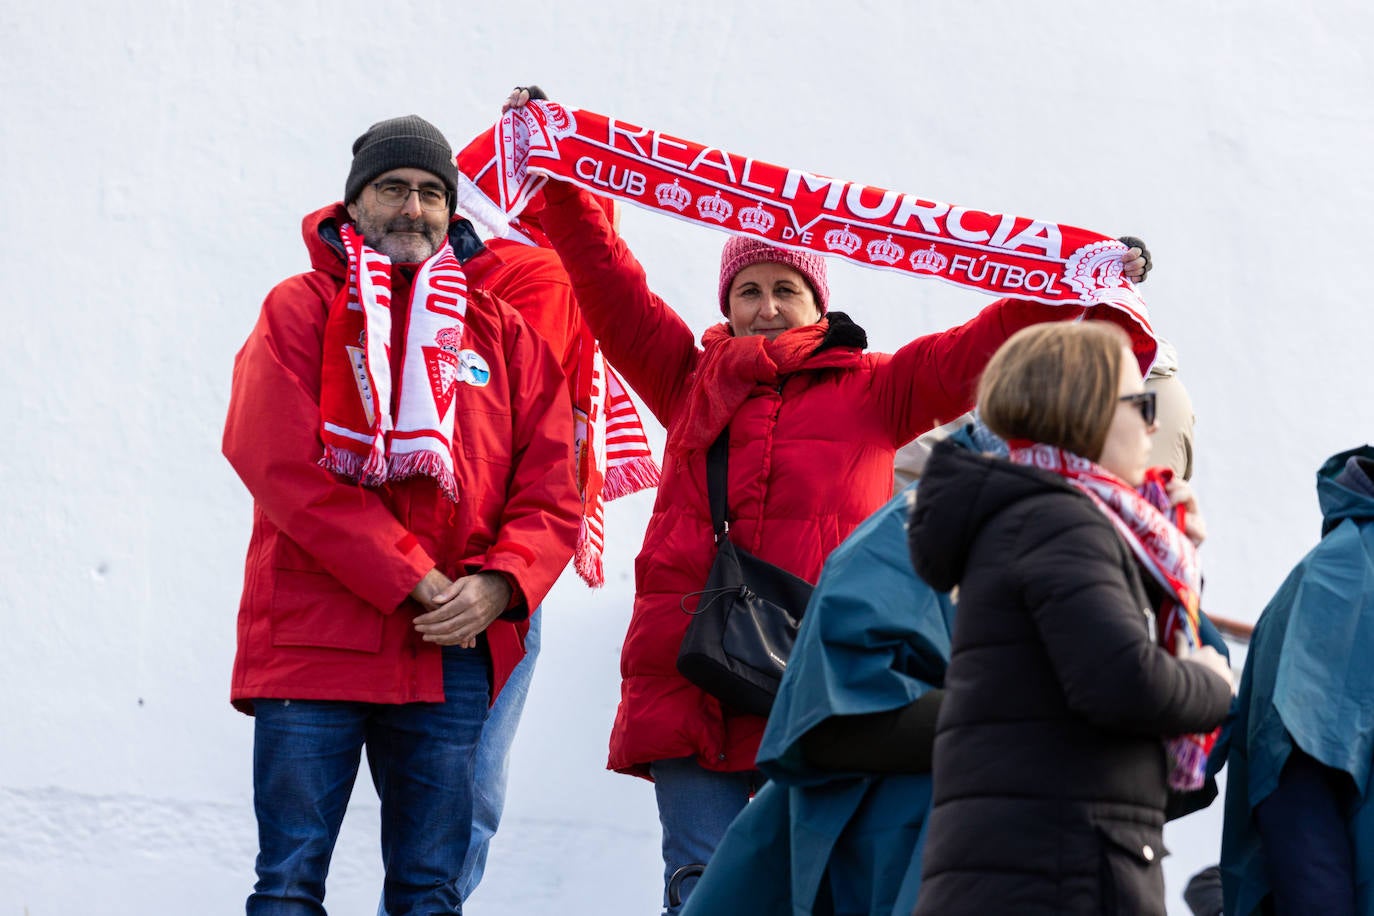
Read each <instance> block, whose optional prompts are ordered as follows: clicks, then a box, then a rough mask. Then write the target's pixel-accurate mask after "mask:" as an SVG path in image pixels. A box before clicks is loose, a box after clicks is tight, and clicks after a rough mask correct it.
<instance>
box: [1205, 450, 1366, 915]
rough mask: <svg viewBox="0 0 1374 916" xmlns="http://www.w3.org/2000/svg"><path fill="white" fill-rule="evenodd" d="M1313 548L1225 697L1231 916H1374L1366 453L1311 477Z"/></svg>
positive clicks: (1262, 623) (1344, 457)
mask: <svg viewBox="0 0 1374 916" xmlns="http://www.w3.org/2000/svg"><path fill="white" fill-rule="evenodd" d="M1317 498H1318V501H1319V502H1320V504H1321V510H1322V516H1323V522H1322V539H1321V542H1320V543H1319V544H1317V546H1316V547H1314V548H1313V549H1312V551H1311V552H1310V553H1308V554H1307V556H1306V557H1304V558H1303V559H1302V561H1301V562H1300V563H1298V565H1297V567H1296V568H1295V569H1294V570H1293V571H1292V572H1291V573H1290V574H1289V576H1288V578H1287V579H1286V580H1284V583H1283V584H1282V585H1281V586H1280V587H1279V590H1278V592H1277V594H1275V595H1274V597H1273V599H1272V600H1271V601H1270V602H1269V605H1268V606H1267V607H1266V608H1265V609H1264V611H1263V613H1261V614H1260V618H1259V622H1258V623H1257V624H1256V625H1255V632H1254V635H1253V637H1252V639H1251V642H1250V653H1249V656H1248V658H1247V659H1246V662H1245V671H1244V674H1243V675H1242V677H1241V684H1240V692H1239V695H1238V696H1237V699H1236V717H1235V721H1234V722H1233V725H1232V731H1231V750H1230V755H1229V758H1228V761H1227V762H1228V765H1229V776H1228V778H1227V779H1228V782H1227V787H1226V821H1225V826H1224V828H1223V832H1222V846H1221V872H1222V885H1223V890H1224V894H1225V907H1226V910H1225V911H1226V912H1227V913H1228V914H1251V913H1271V912H1272V913H1278V914H1285V913H1322V914H1344V913H1363V914H1374V805H1371V804H1369V796H1368V788H1369V772H1370V764H1371V761H1374V663H1371V659H1374V448H1370V447H1369V446H1367V445H1365V446H1361V447H1359V448H1356V449H1351V450H1350V451H1346V452H1342V453H1340V454H1338V455H1335V456H1333V457H1331V458H1330V459H1328V460H1327V461H1326V463H1325V464H1323V465H1322V467H1321V470H1320V471H1318V472H1317Z"/></svg>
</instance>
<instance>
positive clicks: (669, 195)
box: [654, 178, 705, 216]
mask: <svg viewBox="0 0 1374 916" xmlns="http://www.w3.org/2000/svg"><path fill="white" fill-rule="evenodd" d="M654 196H655V197H657V198H658V205H659V206H660V207H672V208H673V209H674V210H676V211H677V212H679V213H681V212H682V211H683V210H686V209H687V205H688V204H690V203H691V202H692V195H691V193H690V192H688V190H687V189H686V188H684V187H683V186H682V185H681V184H679V183H678V180H677V179H676V178H674V179H673V183H672V184H668V182H666V181H665V182H663V184H661V185H659V186H658V187H657V188H655V189H654ZM702 215H703V216H705V214H704V213H703V214H702Z"/></svg>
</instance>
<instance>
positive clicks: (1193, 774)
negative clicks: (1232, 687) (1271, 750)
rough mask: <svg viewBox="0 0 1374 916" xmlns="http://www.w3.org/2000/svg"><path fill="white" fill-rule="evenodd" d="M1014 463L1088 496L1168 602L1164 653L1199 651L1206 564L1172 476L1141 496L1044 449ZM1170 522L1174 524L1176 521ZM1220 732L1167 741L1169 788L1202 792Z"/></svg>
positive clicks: (1153, 482) (1155, 476) (1156, 475)
mask: <svg viewBox="0 0 1374 916" xmlns="http://www.w3.org/2000/svg"><path fill="white" fill-rule="evenodd" d="M1009 457H1010V459H1011V460H1012V461H1014V462H1015V463H1017V464H1024V465H1028V466H1030V467H1035V468H1040V469H1042V470H1046V471H1053V472H1054V473H1056V474H1059V475H1060V476H1062V477H1063V478H1064V479H1065V480H1067V481H1068V482H1069V483H1071V484H1073V486H1074V487H1076V488H1078V489H1079V490H1081V491H1082V492H1083V493H1085V494H1087V496H1088V498H1089V499H1091V500H1092V501H1093V503H1094V504H1095V505H1096V506H1097V507H1098V508H1099V509H1101V510H1102V513H1103V514H1104V515H1106V516H1107V518H1108V519H1109V520H1110V521H1111V523H1112V526H1113V527H1114V528H1115V529H1116V533H1117V534H1118V535H1120V536H1121V539H1122V540H1123V541H1125V542H1126V546H1127V547H1129V548H1130V549H1131V553H1133V554H1134V555H1135V558H1136V560H1137V562H1139V563H1140V565H1141V566H1142V567H1144V569H1145V570H1146V571H1147V572H1148V573H1149V574H1150V576H1151V578H1153V579H1154V580H1155V581H1156V582H1158V583H1159V584H1160V586H1162V587H1163V589H1164V592H1165V594H1166V595H1167V596H1168V597H1167V598H1166V599H1165V605H1164V608H1163V609H1162V610H1163V613H1162V614H1160V615H1159V619H1158V620H1157V622H1156V626H1157V632H1156V634H1155V637H1156V639H1157V640H1158V641H1159V644H1160V645H1161V646H1162V647H1163V648H1164V649H1165V650H1166V651H1168V652H1170V653H1172V652H1173V651H1174V641H1175V637H1176V636H1177V634H1179V633H1182V634H1183V635H1184V638H1185V640H1186V642H1187V644H1188V646H1189V647H1190V648H1196V647H1198V646H1200V645H1201V644H1202V636H1201V631H1200V626H1201V617H1200V611H1199V604H1200V602H1201V595H1202V564H1201V562H1200V561H1199V559H1198V553H1197V547H1196V546H1195V545H1194V544H1193V542H1192V541H1191V540H1189V539H1188V536H1187V535H1186V534H1184V533H1183V521H1184V519H1183V509H1182V507H1172V506H1170V505H1169V498H1168V495H1167V493H1166V492H1165V487H1166V486H1167V484H1168V483H1169V481H1170V479H1172V477H1173V472H1172V471H1170V470H1168V469H1167V468H1150V469H1149V470H1148V471H1147V472H1146V478H1145V484H1144V486H1143V487H1142V488H1141V489H1140V490H1139V491H1138V490H1136V489H1134V488H1132V487H1131V486H1130V485H1129V484H1127V483H1126V482H1125V481H1123V480H1122V479H1121V478H1119V477H1117V476H1116V475H1115V474H1113V473H1112V472H1111V471H1108V470H1107V469H1106V468H1104V467H1102V466H1101V465H1099V464H1097V463H1096V462H1093V461H1089V460H1088V459H1086V458H1082V457H1079V456H1078V455H1075V454H1074V453H1072V452H1068V451H1065V450H1064V449H1061V448H1058V447H1056V446H1053V445H1046V444H1045V443H1043V442H1036V443H1032V444H1030V445H1018V446H1017V447H1014V448H1012V449H1011V454H1010V455H1009ZM1166 513H1167V515H1166ZM1169 516H1173V518H1172V520H1171V519H1170V518H1169ZM1220 731H1221V730H1220V729H1216V730H1215V731H1212V732H1209V733H1207V734H1196V735H1179V736H1176V737H1172V738H1168V739H1166V740H1165V747H1166V748H1167V749H1168V751H1169V760H1170V764H1171V766H1170V769H1169V786H1170V787H1171V788H1173V789H1176V790H1179V791H1185V792H1186V791H1192V790H1194V789H1199V788H1201V787H1202V785H1203V782H1204V781H1205V779H1206V775H1207V755H1208V754H1210V753H1211V751H1212V747H1213V746H1214V745H1215V744H1216V740H1217V735H1218V734H1219V733H1220Z"/></svg>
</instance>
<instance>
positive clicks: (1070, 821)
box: [910, 444, 1231, 916]
mask: <svg viewBox="0 0 1374 916" xmlns="http://www.w3.org/2000/svg"><path fill="white" fill-rule="evenodd" d="M910 539H911V549H912V561H913V563H914V564H915V567H916V571H917V572H919V573H920V574H921V576H922V577H923V578H924V579H925V580H926V581H927V582H929V583H930V584H931V585H932V586H934V587H935V588H938V589H948V588H951V587H952V586H954V585H956V584H957V585H958V586H959V613H958V617H957V618H956V620H955V627H954V639H953V654H952V657H951V660H950V664H949V671H948V673H947V675H946V677H945V691H946V693H945V700H944V706H943V708H942V709H941V711H940V718H939V724H938V727H937V735H936V739H935V761H934V778H935V801H934V805H935V807H934V813H933V814H932V816H931V819H930V833H929V835H928V837H927V841H926V846H925V859H924V863H923V877H922V884H921V894H920V901H919V903H918V905H917V907H916V913H917V914H920V916H926V914H932V916H934V914H938V916H951V914H960V913H978V914H984V913H1017V914H1022V913H1026V914H1033V913H1044V914H1049V913H1056V914H1059V913H1131V914H1140V913H1163V912H1164V877H1163V871H1162V869H1161V868H1160V859H1161V857H1162V856H1163V855H1164V848H1163V846H1162V844H1161V831H1162V828H1163V824H1164V808H1165V802H1166V800H1167V798H1168V790H1167V784H1166V777H1167V772H1166V759H1165V751H1164V747H1163V744H1162V741H1161V738H1162V737H1163V736H1166V735H1173V734H1181V733H1186V732H1194V731H1203V730H1206V729H1210V728H1212V727H1214V726H1216V725H1218V724H1220V722H1221V721H1222V719H1223V718H1224V717H1225V715H1226V712H1227V709H1228V707H1229V705H1230V701H1231V694H1230V691H1229V690H1228V689H1227V686H1226V684H1225V682H1223V681H1222V679H1221V678H1219V677H1217V676H1216V675H1214V674H1212V673H1210V672H1208V671H1206V670H1204V669H1203V668H1202V667H1201V666H1199V665H1195V664H1191V663H1187V662H1181V661H1178V660H1177V659H1175V658H1173V657H1172V656H1170V655H1169V654H1168V653H1166V652H1164V651H1163V650H1162V649H1160V648H1159V647H1158V646H1156V645H1155V643H1154V636H1153V628H1152V627H1151V626H1150V625H1149V621H1150V620H1151V619H1152V617H1151V614H1152V613H1153V609H1152V608H1151V605H1150V602H1149V599H1148V598H1147V595H1146V592H1145V589H1144V587H1143V585H1142V583H1141V579H1140V574H1139V573H1138V572H1137V567H1136V562H1135V560H1134V558H1133V557H1132V556H1131V554H1130V551H1129V550H1128V548H1127V547H1126V545H1125V543H1124V542H1122V540H1121V538H1120V537H1119V536H1118V535H1117V534H1116V532H1115V530H1114V529H1113V528H1112V526H1111V523H1110V522H1109V521H1108V520H1107V518H1106V516H1105V515H1103V513H1102V512H1101V510H1099V509H1098V508H1097V507H1096V506H1095V505H1094V504H1093V503H1092V502H1091V501H1090V500H1089V499H1088V498H1087V497H1086V496H1084V495H1083V494H1081V493H1080V492H1078V491H1077V490H1076V489H1074V488H1073V487H1072V486H1070V485H1069V484H1068V483H1066V482H1065V481H1064V480H1063V479H1062V478H1061V477H1059V476H1058V475H1056V474H1051V473H1049V472H1047V471H1041V470H1037V469H1034V468H1028V467H1022V466H1019V465H1014V464H1011V463H1010V462H1007V461H1002V460H998V459H993V458H987V457H984V456H981V455H976V454H973V453H971V452H967V451H964V450H962V449H958V448H956V447H953V446H951V445H949V444H942V445H941V446H940V447H937V448H936V450H935V451H934V453H933V454H932V455H931V458H930V462H929V464H927V466H926V469H925V474H924V476H923V477H922V481H921V492H920V498H919V499H918V500H917V501H916V508H915V511H914V513H913V515H912V523H911V528H910Z"/></svg>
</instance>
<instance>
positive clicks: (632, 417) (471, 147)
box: [455, 129, 659, 587]
mask: <svg viewBox="0 0 1374 916" xmlns="http://www.w3.org/2000/svg"><path fill="white" fill-rule="evenodd" d="M500 160H501V157H500V152H499V150H498V148H497V136H496V131H495V129H488V130H486V131H484V132H482V133H481V134H479V135H478V136H477V137H475V138H473V140H472V141H471V142H470V143H468V145H467V146H465V147H464V148H463V149H462V150H461V151H460V152H459V153H458V155H457V156H456V157H455V162H456V164H457V166H458V206H459V208H461V209H462V210H463V212H464V213H466V214H468V215H469V216H470V217H472V219H473V220H474V221H476V222H477V223H478V224H479V225H482V226H483V227H485V228H486V229H487V230H488V231H490V232H493V234H496V235H500V236H503V237H505V238H508V239H511V240H512V241H518V242H521V243H523V244H526V245H532V246H538V247H541V248H547V249H552V248H553V245H552V244H551V243H550V242H549V240H548V237H547V236H546V235H544V232H543V230H542V229H541V228H540V226H539V220H538V216H537V212H535V211H537V210H538V203H537V201H536V202H535V203H534V204H533V205H531V202H530V200H529V198H528V197H527V198H526V199H525V200H524V201H523V202H522V210H524V211H525V218H524V219H521V218H519V217H518V216H517V215H510V214H508V213H507V211H506V209H505V208H504V206H505V205H504V203H503V201H504V198H503V196H502V182H501V177H500V176H501V169H500ZM498 226H499V227H500V231H499V232H498V231H496V229H495V228H494V227H498ZM579 325H580V328H579V355H578V364H577V369H576V370H575V373H576V374H575V376H574V377H573V378H570V379H568V386H569V388H571V389H572V395H573V417H574V420H575V431H574V437H575V441H574V445H575V447H576V450H577V483H578V488H579V490H580V491H581V493H582V529H581V531H580V532H579V534H578V538H577V546H576V548H575V549H574V552H573V567H574V568H575V569H576V570H577V574H578V575H579V576H581V577H582V579H583V581H584V582H586V583H587V584H588V585H591V586H593V587H599V586H601V585H604V584H605V581H606V574H605V568H604V565H603V562H602V554H603V553H604V551H605V546H606V531H605V512H606V507H605V503H606V502H609V501H610V500H612V499H616V498H618V497H621V496H627V495H629V494H630V493H636V492H638V491H639V490H643V489H645V488H647V487H656V486H658V480H659V467H658V464H657V463H656V462H655V461H654V459H653V453H652V451H651V450H650V448H649V438H648V436H647V435H645V432H644V423H643V421H642V420H641V419H640V416H639V411H638V409H637V408H636V407H635V403H634V401H633V400H631V398H630V395H629V393H628V391H627V390H626V387H625V383H624V381H623V380H621V378H620V376H619V375H617V374H616V372H615V370H614V369H612V368H611V367H610V366H609V365H607V364H606V361H605V359H604V358H603V356H602V355H601V347H600V345H598V344H597V342H596V337H595V335H593V334H592V332H591V329H590V328H588V327H587V323H586V322H585V321H582V320H581V318H580V316H579Z"/></svg>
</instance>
